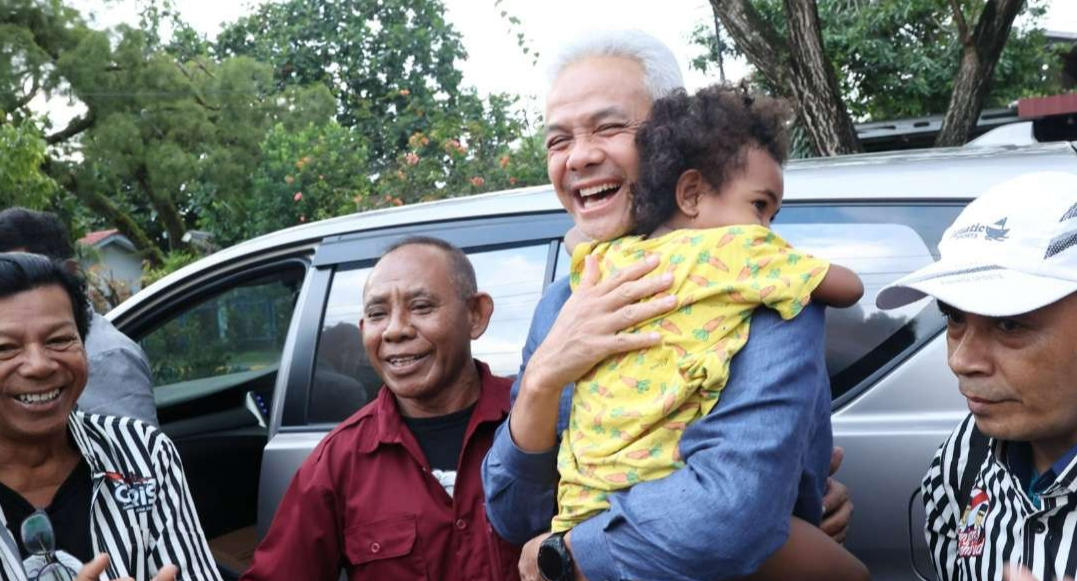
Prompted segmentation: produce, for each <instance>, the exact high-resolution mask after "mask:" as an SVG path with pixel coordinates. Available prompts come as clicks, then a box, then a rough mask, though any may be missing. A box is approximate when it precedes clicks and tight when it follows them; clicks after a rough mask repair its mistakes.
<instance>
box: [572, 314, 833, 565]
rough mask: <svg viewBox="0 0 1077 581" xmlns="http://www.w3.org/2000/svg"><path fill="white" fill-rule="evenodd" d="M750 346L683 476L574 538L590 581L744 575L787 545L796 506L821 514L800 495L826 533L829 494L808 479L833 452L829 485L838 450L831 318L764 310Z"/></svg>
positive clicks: (641, 487)
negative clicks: (828, 343) (826, 331)
mask: <svg viewBox="0 0 1077 581" xmlns="http://www.w3.org/2000/svg"><path fill="white" fill-rule="evenodd" d="M750 337H751V338H750V339H749V341H748V343H747V345H746V346H745V347H744V348H743V349H742V350H741V352H740V353H739V354H737V356H736V357H735V358H734V359H733V362H732V368H731V372H730V381H729V383H728V385H727V386H726V388H725V389H724V391H723V392H722V397H721V400H720V401H719V402H718V405H717V406H715V408H714V410H712V411H711V413H710V414H708V415H707V416H705V417H704V418H702V419H700V420H698V421H696V422H695V423H694V424H692V425H691V426H689V428H688V429H687V430H686V431H685V433H684V437H683V438H682V440H681V444H680V446H681V452H682V455H683V457H684V460H685V463H686V466H685V467H684V468H682V469H680V470H678V471H676V472H675V473H673V474H671V475H670V476H668V477H666V478H663V479H661V480H656V481H651V482H644V483H641V484H637V485H635V486H633V487H632V488H630V489H629V490H627V491H625V492H622V493H617V494H613V495H611V496H610V504H611V506H610V509H609V510H608V511H606V512H604V513H602V514H600V515H598V516H596V517H594V518H592V519H591V520H589V521H587V522H584V523H583V524H581V525H579V526H577V527H576V528H574V529H573V530H572V532H571V544H572V550H573V554H574V556H575V558H576V562H577V564H578V567H579V569H580V571H581V572H582V573H583V574H584V575H586V576H587V578H588V579H590V581H604V580H615V579H616V580H620V579H668V580H682V579H684V580H687V579H725V578H731V577H739V576H743V575H747V574H749V573H751V572H753V571H755V570H756V569H757V568H758V567H759V565H760V564H761V563H762V562H763V561H764V560H766V559H767V558H768V557H769V556H771V555H772V554H773V553H774V552H775V551H777V549H778V548H779V547H781V546H782V544H783V543H784V542H785V540H786V538H787V536H788V534H789V517H790V514H792V513H793V509H794V505H795V504H806V505H809V506H810V505H811V504H813V503H812V502H807V503H805V502H804V499H801V502H800V503H798V501H797V499H798V494H802V493H804V492H808V494H809V495H810V496H812V497H813V499H814V500H816V501H817V502H815V503H814V504H815V505H816V508H815V509H814V511H813V514H807V515H803V516H805V517H807V520H809V521H810V522H811V521H814V522H818V519H819V516H820V512H821V504H822V501H821V495H822V489H823V488H822V486H823V485H822V483H819V485H818V486H811V487H808V488H812V490H810V491H805V490H804V488H806V487H805V486H803V484H802V474H803V472H804V470H805V462H806V458H809V456H810V454H811V453H812V451H813V450H816V449H818V450H822V449H823V448H825V452H824V453H823V457H822V458H821V461H822V462H823V467H822V468H821V471H822V475H821V476H820V477H821V478H822V480H823V481H825V477H826V468H825V463H826V461H827V460H826V458H828V456H829V451H830V446H831V439H830V438H831V434H830V429H829V428H830V426H829V415H828V414H829V401H830V398H829V382H828V377H827V372H826V368H825V360H824V356H823V355H824V353H823V349H824V345H823V309H822V308H821V307H811V308H809V309H806V310H805V311H804V312H803V313H801V315H800V316H798V317H797V318H795V319H793V320H791V321H786V322H782V321H781V320H780V319H779V317H778V315H777V314H776V313H774V312H773V311H770V310H767V309H759V310H757V311H756V312H755V314H754V315H753V319H752V327H751V336H750ZM823 424H825V429H823V428H824V426H823ZM820 438H821V439H822V440H825V441H820ZM813 440H814V441H813ZM815 455H816V456H818V455H819V454H815ZM813 460H818V459H813ZM816 463H818V462H816ZM816 472H818V470H817V471H816ZM817 480H818V478H817Z"/></svg>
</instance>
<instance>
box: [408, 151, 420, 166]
mask: <svg viewBox="0 0 1077 581" xmlns="http://www.w3.org/2000/svg"><path fill="white" fill-rule="evenodd" d="M404 161H406V162H407V163H408V165H415V164H417V163H419V156H418V155H416V154H414V153H408V154H407V155H405V156H404Z"/></svg>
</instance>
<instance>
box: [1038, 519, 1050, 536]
mask: <svg viewBox="0 0 1077 581" xmlns="http://www.w3.org/2000/svg"><path fill="white" fill-rule="evenodd" d="M1035 529H1036V534H1039V535H1042V534H1043V532H1044V531H1046V530H1047V525H1045V524H1043V522H1041V521H1036V526H1035Z"/></svg>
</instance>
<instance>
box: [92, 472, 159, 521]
mask: <svg viewBox="0 0 1077 581" xmlns="http://www.w3.org/2000/svg"><path fill="white" fill-rule="evenodd" d="M105 477H106V478H108V479H109V481H110V483H111V488H112V497H113V498H115V499H116V502H117V503H118V504H119V505H120V508H123V509H124V510H133V511H135V512H146V511H148V510H150V509H152V508H153V503H154V502H156V501H157V479H155V478H142V477H140V476H136V475H134V474H120V473H118V472H106V473H105Z"/></svg>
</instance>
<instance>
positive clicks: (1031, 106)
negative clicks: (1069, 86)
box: [1017, 93, 1077, 119]
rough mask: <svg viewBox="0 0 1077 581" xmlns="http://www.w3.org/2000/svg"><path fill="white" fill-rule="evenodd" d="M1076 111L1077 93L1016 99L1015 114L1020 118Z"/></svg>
mask: <svg viewBox="0 0 1077 581" xmlns="http://www.w3.org/2000/svg"><path fill="white" fill-rule="evenodd" d="M1067 113H1077V93H1070V94H1068V95H1052V96H1050V97H1034V98H1031V99H1021V100H1019V101H1017V116H1018V117H1020V118H1021V119H1029V118H1035V117H1046V116H1047V115H1064V114H1067Z"/></svg>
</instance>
